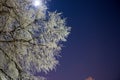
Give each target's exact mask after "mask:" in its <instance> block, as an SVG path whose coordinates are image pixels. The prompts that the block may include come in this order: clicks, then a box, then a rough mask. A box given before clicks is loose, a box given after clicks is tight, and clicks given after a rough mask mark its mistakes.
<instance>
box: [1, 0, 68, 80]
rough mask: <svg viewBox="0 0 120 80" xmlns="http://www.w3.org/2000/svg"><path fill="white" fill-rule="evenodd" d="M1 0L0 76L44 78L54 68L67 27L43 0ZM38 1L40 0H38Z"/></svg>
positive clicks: (3, 79)
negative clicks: (49, 9)
mask: <svg viewBox="0 0 120 80" xmlns="http://www.w3.org/2000/svg"><path fill="white" fill-rule="evenodd" d="M34 1H36V0H0V80H45V78H44V77H38V76H34V74H35V73H37V72H45V73H47V72H49V71H51V70H53V69H55V68H56V65H57V64H58V63H59V61H58V60H57V59H56V57H57V56H59V52H60V50H61V47H62V46H61V41H66V38H67V36H68V34H69V33H70V27H67V26H66V22H65V19H64V18H62V17H61V13H57V12H49V11H48V10H47V7H46V5H45V4H46V2H47V1H45V0H37V1H36V2H34ZM39 2H40V3H39Z"/></svg>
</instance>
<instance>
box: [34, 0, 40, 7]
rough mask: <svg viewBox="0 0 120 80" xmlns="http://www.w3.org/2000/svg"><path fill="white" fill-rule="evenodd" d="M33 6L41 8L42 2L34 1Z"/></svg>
mask: <svg viewBox="0 0 120 80" xmlns="http://www.w3.org/2000/svg"><path fill="white" fill-rule="evenodd" d="M33 5H34V6H36V7H37V6H41V5H42V1H41V0H34V2H33Z"/></svg>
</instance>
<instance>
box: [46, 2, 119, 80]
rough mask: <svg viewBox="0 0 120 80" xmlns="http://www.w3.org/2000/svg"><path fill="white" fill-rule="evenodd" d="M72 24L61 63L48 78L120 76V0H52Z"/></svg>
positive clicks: (80, 79) (77, 79)
mask: <svg viewBox="0 0 120 80" xmlns="http://www.w3.org/2000/svg"><path fill="white" fill-rule="evenodd" d="M49 8H50V10H57V11H58V12H63V16H64V17H67V23H68V26H71V27H72V31H71V34H70V36H69V37H68V41H67V42H66V43H64V45H65V47H64V48H63V50H62V53H61V55H62V58H60V65H59V66H58V67H57V69H56V71H52V72H50V73H49V74H48V75H47V76H48V80H84V79H85V78H86V77H88V76H93V77H94V78H95V79H96V80H120V2H119V0H52V1H51V2H50V3H49Z"/></svg>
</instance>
